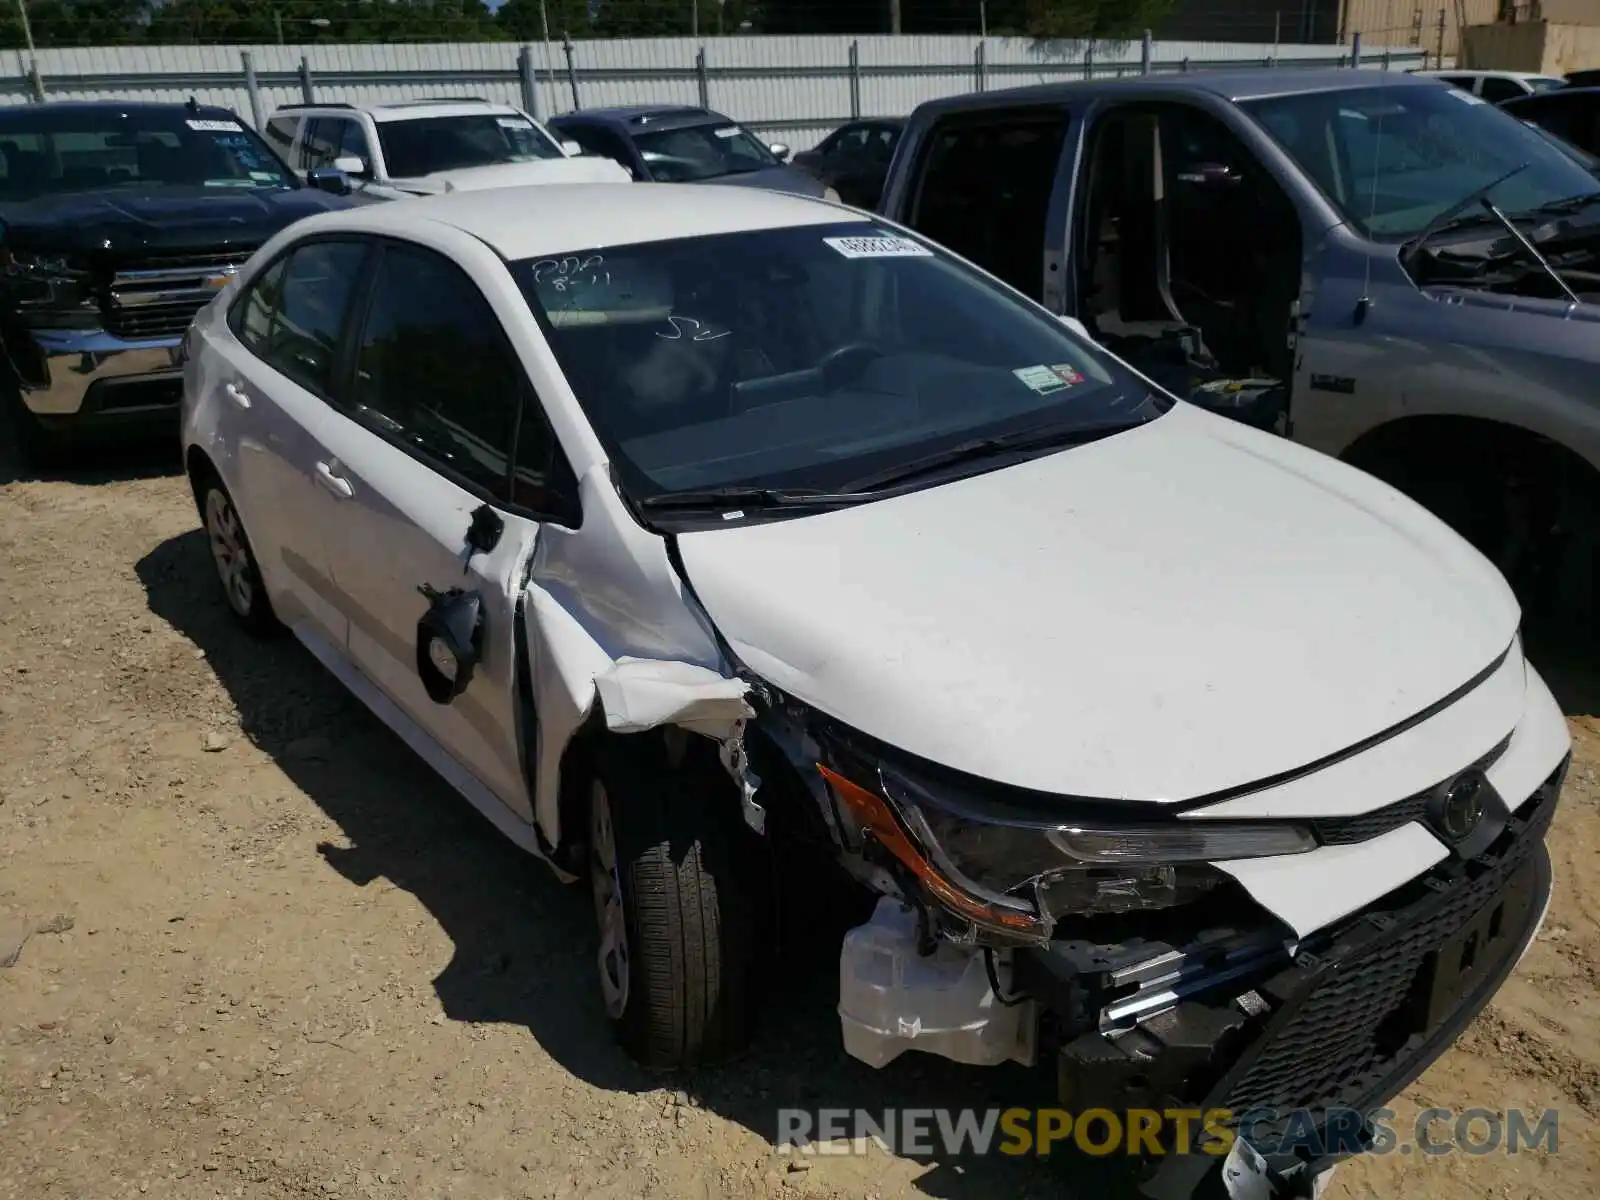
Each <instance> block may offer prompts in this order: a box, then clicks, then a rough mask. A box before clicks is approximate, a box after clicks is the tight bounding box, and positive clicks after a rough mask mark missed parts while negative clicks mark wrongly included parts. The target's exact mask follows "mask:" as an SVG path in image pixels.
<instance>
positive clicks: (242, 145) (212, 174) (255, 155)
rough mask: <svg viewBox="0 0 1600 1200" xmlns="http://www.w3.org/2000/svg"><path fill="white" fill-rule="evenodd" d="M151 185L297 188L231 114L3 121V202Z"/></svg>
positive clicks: (155, 112)
mask: <svg viewBox="0 0 1600 1200" xmlns="http://www.w3.org/2000/svg"><path fill="white" fill-rule="evenodd" d="M153 186H154V187H164V186H171V187H187V188H201V189H205V190H208V191H221V190H224V189H229V188H241V189H252V188H291V187H296V186H298V185H297V184H296V183H295V181H294V179H293V178H292V177H291V176H290V175H289V173H288V172H286V171H285V170H284V169H283V164H282V162H281V161H280V160H279V159H278V157H277V156H276V155H275V154H273V152H272V151H271V150H270V149H268V147H267V144H266V143H265V142H264V141H262V139H261V138H260V136H258V135H257V134H256V133H255V132H254V131H253V130H250V129H247V128H245V126H244V125H243V124H241V123H240V122H239V121H237V120H235V119H234V118H233V117H232V116H230V115H227V114H219V113H214V112H207V111H206V110H204V109H200V110H190V109H183V108H178V107H173V108H170V109H167V108H162V109H141V108H138V107H129V108H126V109H118V108H115V107H107V108H104V109H101V108H70V107H66V106H55V105H49V104H40V105H18V106H16V107H15V108H10V109H7V110H6V111H5V113H4V115H3V116H0V200H33V199H36V198H38V197H41V196H53V195H64V194H67V193H71V192H84V191H97V190H103V189H133V188H150V187H153Z"/></svg>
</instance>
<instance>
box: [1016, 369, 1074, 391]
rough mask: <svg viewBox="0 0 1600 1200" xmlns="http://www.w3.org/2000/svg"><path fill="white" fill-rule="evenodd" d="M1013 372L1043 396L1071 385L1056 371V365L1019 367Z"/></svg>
mask: <svg viewBox="0 0 1600 1200" xmlns="http://www.w3.org/2000/svg"><path fill="white" fill-rule="evenodd" d="M1011 373H1012V374H1013V375H1015V376H1016V377H1017V378H1018V379H1020V380H1022V382H1023V383H1024V384H1026V385H1027V386H1028V387H1031V388H1032V389H1033V390H1034V391H1036V392H1038V393H1039V394H1040V395H1041V396H1048V395H1049V394H1050V393H1051V392H1059V391H1060V390H1061V389H1062V388H1064V387H1067V386H1069V385H1068V383H1067V381H1066V380H1065V379H1063V378H1061V376H1060V375H1059V374H1057V373H1056V368H1054V367H1044V366H1039V367H1018V368H1017V369H1016V370H1015V371H1013V372H1011Z"/></svg>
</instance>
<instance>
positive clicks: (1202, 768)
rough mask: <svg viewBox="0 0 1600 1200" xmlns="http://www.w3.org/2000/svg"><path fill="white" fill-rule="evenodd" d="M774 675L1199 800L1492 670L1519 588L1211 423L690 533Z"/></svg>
mask: <svg viewBox="0 0 1600 1200" xmlns="http://www.w3.org/2000/svg"><path fill="white" fill-rule="evenodd" d="M679 544H680V548H681V552H682V557H683V562H684V566H685V569H686V571H687V574H688V577H689V580H690V582H691V584H692V585H693V587H694V589H695V592H696V594H697V595H698V596H699V598H700V600H701V602H702V603H703V604H704V606H705V608H706V610H707V612H708V614H709V615H710V617H711V619H712V620H713V621H714V622H715V623H716V625H717V628H718V629H719V630H720V631H721V632H722V634H723V635H724V636H725V637H726V638H727V639H728V642H729V644H730V645H731V646H732V647H733V649H734V651H735V652H736V653H737V654H738V655H739V656H740V658H741V659H742V660H743V661H744V663H745V664H746V665H747V666H748V667H750V668H751V669H752V670H754V671H756V672H758V673H760V674H761V675H763V676H764V677H766V678H767V679H768V680H770V681H771V682H772V683H773V684H774V685H775V686H777V687H779V688H781V689H783V690H784V691H786V692H788V693H790V694H791V695H793V696H796V697H797V698H799V699H801V700H803V701H805V702H807V703H808V704H811V705H813V706H815V707H816V708H818V709H820V710H822V711H823V712H826V713H829V714H831V715H832V716H834V717H836V718H837V719H839V720H841V721H844V722H845V723H847V724H849V725H851V726H853V727H854V728H856V729H859V730H861V731H862V732H864V733H867V734H870V735H872V736H873V737H876V738H879V739H881V740H882V741H884V742H887V743H889V744H891V745H894V746H898V747H900V748H902V749H904V750H907V751H909V752H911V753H913V754H917V755H920V756H922V757H924V758H927V759H930V760H932V761H934V762H938V763H943V764H945V765H947V766H949V767H953V768H956V769H958V770H962V771H966V772H969V773H971V774H974V775H978V776H982V777H986V778H989V779H993V780H997V781H1000V782H1004V783H1008V784H1013V785H1016V786H1019V787H1025V788H1034V789H1038V790H1040V791H1045V792H1054V793H1059V794H1067V795H1077V796H1093V797H1104V798H1124V799H1135V800H1149V801H1173V800H1182V799H1188V798H1192V797H1197V796H1204V795H1209V794H1212V793H1215V792H1218V791H1221V790H1223V789H1227V788H1232V787H1237V786H1240V785H1244V784H1248V783H1254V782H1257V781H1260V780H1263V779H1266V778H1269V777H1271V776H1274V775H1277V774H1279V773H1282V772H1287V771H1291V770H1294V769H1296V768H1300V767H1303V766H1306V765H1307V764H1310V763H1312V762H1315V761H1316V760H1318V759H1321V758H1323V757H1324V756H1327V755H1330V754H1336V753H1338V752H1339V751H1341V750H1344V749H1347V748H1348V747H1350V746H1352V745H1354V744H1356V743H1357V742H1360V741H1361V740H1363V739H1364V738H1367V737H1370V736H1372V735H1374V734H1376V733H1379V732H1381V731H1383V730H1385V729H1388V728H1389V727H1391V726H1394V725H1396V724H1397V723H1399V722H1402V721H1404V720H1406V719H1407V718H1410V717H1412V716H1414V715H1416V714H1417V713H1419V712H1421V711H1422V710H1423V709H1425V708H1427V707H1428V706H1429V705H1431V704H1434V703H1436V702H1438V701H1439V700H1441V699H1443V698H1444V697H1446V696H1447V695H1449V694H1450V693H1451V692H1452V691H1454V690H1456V689H1457V688H1459V687H1461V686H1462V685H1463V684H1464V683H1466V682H1467V681H1468V680H1470V679H1472V678H1473V676H1475V675H1477V674H1478V673H1479V672H1481V671H1483V670H1484V668H1486V667H1487V666H1489V664H1490V663H1491V662H1493V661H1494V660H1495V659H1496V657H1497V656H1499V655H1500V654H1501V653H1502V652H1503V651H1504V650H1505V649H1506V647H1507V645H1508V644H1509V643H1510V642H1511V640H1512V637H1513V635H1514V634H1515V632H1516V628H1517V623H1518V618H1519V613H1518V609H1517V605H1516V602H1515V600H1514V598H1513V597H1512V595H1511V592H1510V589H1509V588H1508V587H1507V586H1506V584H1505V581H1504V580H1503V579H1502V578H1501V577H1500V575H1499V573H1498V572H1497V571H1495V570H1494V569H1493V567H1492V566H1490V564H1489V563H1488V562H1487V561H1486V560H1485V559H1484V558H1483V557H1482V556H1481V555H1479V554H1478V553H1477V552H1476V551H1475V550H1473V549H1472V548H1471V547H1469V546H1468V545H1467V544H1466V543H1465V542H1463V541H1462V540H1461V539H1460V538H1458V537H1457V536H1456V535H1455V534H1454V533H1452V532H1450V531H1449V530H1448V529H1447V528H1446V527H1445V526H1444V525H1442V524H1441V523H1440V522H1438V521H1437V520H1435V519H1434V518H1433V517H1431V516H1430V515H1428V514H1427V513H1426V512H1425V511H1423V510H1422V509H1421V508H1420V507H1418V506H1417V505H1415V504H1413V503H1412V502H1411V501H1409V500H1407V499H1406V498H1405V497H1403V496H1401V495H1400V494H1399V493H1398V492H1396V491H1394V490H1393V489H1391V488H1389V487H1387V486H1386V485H1384V484H1381V483H1379V482H1378V481H1376V480H1375V479H1373V478H1371V477H1370V476H1367V475H1364V474H1362V473H1359V472H1357V471H1355V470H1353V469H1350V468H1347V467H1344V466H1342V465H1341V464H1339V463H1337V462H1336V461H1334V460H1333V459H1330V458H1326V457H1324V456H1322V455H1320V454H1317V453H1315V452H1314V451H1310V450H1307V449H1304V448H1303V447H1299V446H1296V445H1294V444H1292V443H1289V442H1287V441H1284V440H1282V439H1280V438H1276V437H1273V436H1270V435H1267V434H1262V433H1258V432H1255V431H1253V430H1249V429H1246V428H1245V427H1243V426H1241V425H1238V424H1235V423H1233V422H1230V421H1227V420H1224V419H1222V418H1219V417H1214V416H1210V415H1209V414H1206V413H1203V412H1201V411H1199V410H1198V409H1195V408H1193V407H1190V406H1188V405H1179V406H1178V407H1176V408H1175V409H1174V410H1173V411H1172V412H1170V413H1169V414H1167V415H1166V416H1164V417H1162V418H1160V419H1159V420H1157V421H1155V422H1153V423H1151V424H1150V425H1147V426H1145V427H1143V428H1141V429H1138V430H1134V431H1132V432H1129V433H1125V434H1121V435H1118V436H1115V437H1111V438H1108V439H1106V440H1104V441H1100V442H1095V443H1091V444H1089V445H1086V446H1081V447H1077V448H1074V449H1069V450H1065V451H1062V452H1060V453H1056V454H1052V455H1049V456H1047V457H1044V458H1039V459H1035V460H1033V461H1031V462H1027V463H1023V464H1020V465H1017V466H1014V467H1010V468H1007V469H1004V470H1000V471H993V472H990V473H988V474H984V475H979V476H975V477H973V478H970V479H965V480H962V481H960V482H957V483H953V484H948V485H945V486H940V487H932V488H928V489H926V490H924V491H920V492H916V493H913V494H910V495H906V496H901V497H897V498H894V499H889V500H883V501H878V502H876V503H872V504H865V505H860V506H858V507H855V508H849V509H843V510H840V511H837V512H830V513H821V514H817V515H814V516H805V517H799V518H795V519H791V520H783V521H776V522H772V523H770V524H754V525H750V526H745V527H739V528H733V529H725V530H713V531H708V532H700V533H692V534H686V535H683V536H682V537H681V538H680V539H679Z"/></svg>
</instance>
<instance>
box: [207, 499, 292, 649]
mask: <svg viewBox="0 0 1600 1200" xmlns="http://www.w3.org/2000/svg"><path fill="white" fill-rule="evenodd" d="M195 491H196V493H197V498H198V500H199V502H200V518H201V520H202V521H204V523H205V529H206V541H207V543H208V545H209V547H210V550H211V561H212V563H213V564H214V565H215V567H216V569H217V582H218V583H219V584H221V586H222V597H223V599H224V600H225V601H226V602H227V605H228V610H229V611H230V612H231V613H233V615H234V619H235V620H237V621H238V622H239V624H240V625H242V626H244V628H245V629H246V630H247V631H248V632H250V633H252V634H254V635H255V636H257V637H266V636H269V635H271V634H273V633H276V632H277V631H278V630H279V629H280V628H281V626H280V625H279V624H278V618H277V615H276V614H275V613H273V611H272V602H271V601H270V600H268V599H267V587H266V584H265V583H264V582H262V579H261V568H260V567H258V566H257V565H256V555H255V551H254V550H253V549H252V548H251V546H250V538H249V536H248V535H247V534H246V533H245V531H244V522H243V521H242V520H240V518H239V511H238V509H236V508H235V507H234V505H233V497H232V496H230V495H229V494H228V489H227V488H225V487H223V486H222V481H221V480H219V479H217V478H215V477H214V476H213V477H211V478H208V479H203V480H201V481H200V482H199V486H198V487H196V489H195Z"/></svg>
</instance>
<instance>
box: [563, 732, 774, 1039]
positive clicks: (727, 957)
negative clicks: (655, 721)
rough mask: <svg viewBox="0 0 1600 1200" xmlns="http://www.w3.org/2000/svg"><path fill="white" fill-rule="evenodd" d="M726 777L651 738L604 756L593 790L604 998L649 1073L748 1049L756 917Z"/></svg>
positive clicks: (593, 861)
mask: <svg viewBox="0 0 1600 1200" xmlns="http://www.w3.org/2000/svg"><path fill="white" fill-rule="evenodd" d="M689 736H690V741H691V743H692V742H695V741H699V740H701V739H698V738H696V737H694V736H692V735H689ZM709 744H710V743H709V742H707V743H706V745H707V746H709ZM697 748H698V747H697ZM711 760H712V761H713V762H714V761H715V757H714V755H713V756H711ZM725 779H726V776H723V777H722V779H721V780H719V779H718V778H717V776H716V775H715V774H713V772H712V770H711V769H710V768H709V767H705V766H701V765H700V764H699V763H698V762H697V761H696V756H695V755H693V754H691V755H690V756H689V758H688V759H687V760H686V761H684V762H680V763H674V762H672V761H671V756H669V754H668V752H667V743H666V739H665V738H664V737H662V736H659V735H655V734H644V735H635V736H631V737H625V738H619V739H616V740H615V741H613V742H612V743H611V744H610V745H608V746H606V747H605V748H604V749H603V750H602V760H601V763H600V765H599V770H598V772H597V776H596V778H595V779H594V781H593V783H592V785H591V791H590V798H589V800H590V802H589V860H590V880H591V883H592V886H593V891H594V900H595V916H596V920H597V923H598V925H599V931H600V952H599V967H600V984H601V994H602V997H603V999H604V1001H605V1005H606V1013H607V1016H609V1017H610V1018H611V1020H612V1022H613V1024H614V1026H615V1028H616V1030H617V1035H618V1038H619V1040H620V1041H621V1043H622V1045H623V1048H624V1049H625V1050H626V1051H627V1052H628V1054H629V1055H630V1056H632V1057H633V1058H634V1059H636V1060H637V1061H638V1062H639V1063H641V1064H642V1065H644V1066H646V1067H651V1068H656V1069H675V1068H690V1067H695V1066H698V1065H700V1064H702V1063H706V1062H711V1061H714V1060H716V1059H719V1058H724V1057H726V1056H727V1055H729V1054H731V1053H733V1052H734V1051H736V1050H737V1049H738V1048H739V1047H740V1046H742V1045H743V1043H744V1040H745V1035H746V1027H747V1008H748V981H749V977H750V966H751V958H752V951H753V936H752V928H753V921H752V919H751V912H752V911H753V908H752V905H751V904H750V903H749V902H748V899H747V897H748V888H747V886H746V884H745V883H744V882H743V880H742V878H741V874H740V865H741V864H740V861H739V857H740V856H739V855H738V854H737V853H736V849H735V847H736V840H737V838H738V837H739V836H740V834H741V832H742V830H743V826H741V825H740V824H739V823H738V809H737V806H736V805H732V806H730V805H729V804H726V803H722V801H723V800H724V799H725V798H724V797H721V796H718V795H717V794H716V788H717V786H718V785H719V784H720V783H722V782H723V781H724V780H725Z"/></svg>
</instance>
